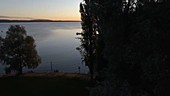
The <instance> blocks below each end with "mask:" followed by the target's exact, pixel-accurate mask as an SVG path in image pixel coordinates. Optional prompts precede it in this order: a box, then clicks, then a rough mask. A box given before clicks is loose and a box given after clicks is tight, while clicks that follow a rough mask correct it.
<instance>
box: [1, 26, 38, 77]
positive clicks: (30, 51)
mask: <svg viewBox="0 0 170 96" xmlns="http://www.w3.org/2000/svg"><path fill="white" fill-rule="evenodd" d="M1 51H3V56H2V58H1V60H2V61H3V63H4V64H6V65H7V66H8V67H7V69H6V70H8V71H9V70H14V71H18V74H22V68H23V67H28V68H36V67H37V66H38V64H39V63H41V59H40V57H39V56H38V53H37V51H36V45H35V40H34V38H33V37H31V36H27V33H26V30H25V28H24V27H22V26H19V25H12V26H10V28H9V29H8V31H7V32H6V37H5V38H4V39H3V44H2V46H1Z"/></svg>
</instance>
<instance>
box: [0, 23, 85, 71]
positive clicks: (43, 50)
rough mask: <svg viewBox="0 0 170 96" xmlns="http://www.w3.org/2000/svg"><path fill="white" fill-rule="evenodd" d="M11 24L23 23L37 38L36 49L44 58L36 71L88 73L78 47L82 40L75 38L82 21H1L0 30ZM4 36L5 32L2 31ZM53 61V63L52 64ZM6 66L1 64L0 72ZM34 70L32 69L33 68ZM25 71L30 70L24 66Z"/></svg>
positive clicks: (29, 32)
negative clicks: (79, 70) (79, 69)
mask: <svg viewBox="0 0 170 96" xmlns="http://www.w3.org/2000/svg"><path fill="white" fill-rule="evenodd" d="M10 25H22V26H24V27H25V29H26V31H27V34H28V35H31V36H33V37H34V39H35V40H36V45H37V47H36V49H37V51H38V54H39V55H40V57H41V59H42V63H41V64H40V65H39V66H38V68H36V69H33V71H34V72H50V71H51V65H52V70H53V71H54V70H59V71H62V72H71V73H73V72H78V66H80V68H81V72H83V73H86V72H88V69H87V67H86V66H84V65H83V64H82V63H81V56H80V53H79V52H78V51H77V50H76V47H78V46H79V45H80V41H79V40H78V39H75V38H76V37H77V36H76V32H80V31H81V25H80V22H31V23H30V22H29V23H0V30H2V31H4V32H6V31H7V30H8V28H9V26H10ZM0 34H1V36H4V33H0ZM51 62H52V64H51ZM4 67H5V66H2V65H0V73H4ZM31 70H32V69H31ZM24 71H25V72H26V71H30V70H29V69H27V68H24Z"/></svg>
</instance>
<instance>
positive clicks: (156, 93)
mask: <svg viewBox="0 0 170 96" xmlns="http://www.w3.org/2000/svg"><path fill="white" fill-rule="evenodd" d="M86 2H87V0H86ZM168 4H170V2H169V1H167V0H90V1H89V2H88V3H86V5H87V6H89V9H90V10H91V11H90V12H91V15H90V17H91V18H92V20H93V21H95V20H97V25H98V29H100V30H99V37H100V40H97V41H100V42H97V43H96V45H100V44H101V45H102V46H97V47H99V48H97V47H95V48H96V53H95V54H96V55H95V58H96V65H97V66H99V65H101V64H100V63H99V62H100V60H99V58H98V57H99V56H97V54H99V55H100V56H101V55H102V58H105V59H106V60H104V62H102V63H104V64H103V65H107V68H106V69H105V70H102V72H103V73H104V74H99V75H100V76H101V77H104V78H105V79H104V80H103V81H102V82H101V83H100V84H99V85H97V86H96V87H95V88H93V89H92V91H91V92H92V93H91V95H92V96H114V95H115V96H168V95H169V93H168V90H167V89H166V88H168V85H169V83H168V80H169V74H170V71H169V70H170V66H169V60H170V53H169V46H168V45H169V42H170V39H169V38H170V35H169V30H170V29H169V28H170V24H169V21H170V18H169V17H170V16H169V15H170V14H169V12H170V11H169V6H168ZM96 18H97V19H96ZM95 23H96V22H95ZM95 23H94V22H93V24H95ZM93 24H92V25H93ZM86 29H88V26H87V28H86ZM98 49H100V50H101V51H98ZM106 62H107V63H106ZM95 67H96V66H95ZM94 69H95V68H94ZM165 82H166V83H165ZM166 94H168V95H166Z"/></svg>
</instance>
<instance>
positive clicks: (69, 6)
mask: <svg viewBox="0 0 170 96" xmlns="http://www.w3.org/2000/svg"><path fill="white" fill-rule="evenodd" d="M81 1H83V0H0V19H17V20H21V19H22V20H23V19H51V20H80V13H79V3H80V2H81Z"/></svg>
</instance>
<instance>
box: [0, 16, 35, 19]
mask: <svg viewBox="0 0 170 96" xmlns="http://www.w3.org/2000/svg"><path fill="white" fill-rule="evenodd" d="M0 19H33V18H31V17H13V16H0Z"/></svg>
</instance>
